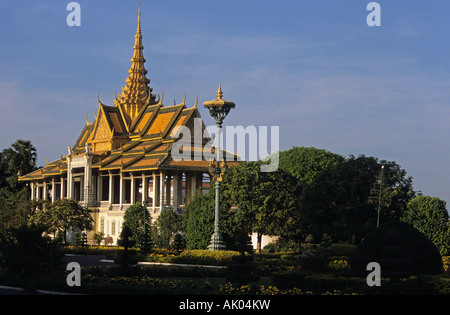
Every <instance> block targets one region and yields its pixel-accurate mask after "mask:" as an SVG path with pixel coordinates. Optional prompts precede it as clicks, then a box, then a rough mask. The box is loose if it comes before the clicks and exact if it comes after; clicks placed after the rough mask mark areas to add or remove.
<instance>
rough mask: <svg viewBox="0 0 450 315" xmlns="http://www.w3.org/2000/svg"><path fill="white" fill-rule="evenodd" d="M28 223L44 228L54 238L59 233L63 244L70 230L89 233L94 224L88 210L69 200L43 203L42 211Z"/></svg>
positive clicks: (35, 214)
mask: <svg viewBox="0 0 450 315" xmlns="http://www.w3.org/2000/svg"><path fill="white" fill-rule="evenodd" d="M29 221H30V222H31V223H33V224H39V225H40V226H45V227H46V232H47V233H53V234H54V235H55V236H56V234H58V232H60V234H61V235H63V238H64V242H66V236H67V232H68V231H69V229H70V228H71V229H73V230H75V231H83V230H88V231H89V230H92V228H93V224H94V220H93V218H92V216H91V212H90V210H88V209H87V208H84V207H82V206H81V205H80V204H79V203H78V202H77V201H75V200H71V199H59V200H56V201H55V202H53V203H51V202H45V203H44V206H43V208H42V210H40V211H36V212H35V213H34V214H33V215H32V216H31V218H30V219H29Z"/></svg>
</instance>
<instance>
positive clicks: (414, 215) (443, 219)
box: [402, 195, 450, 256]
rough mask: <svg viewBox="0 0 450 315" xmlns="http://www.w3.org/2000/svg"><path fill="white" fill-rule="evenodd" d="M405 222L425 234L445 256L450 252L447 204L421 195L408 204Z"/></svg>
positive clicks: (403, 218)
mask: <svg viewBox="0 0 450 315" xmlns="http://www.w3.org/2000/svg"><path fill="white" fill-rule="evenodd" d="M402 221H405V222H407V223H409V224H411V225H412V226H413V227H415V228H416V229H417V230H419V231H420V232H422V233H423V234H425V236H427V237H428V238H429V239H430V240H431V241H432V242H433V244H434V245H435V246H436V247H437V248H438V250H439V253H440V254H441V255H443V256H445V255H447V254H448V253H449V251H450V223H449V215H448V211H447V206H446V202H445V201H444V200H442V199H439V198H437V197H430V196H423V195H419V196H417V197H415V198H413V199H412V200H411V201H409V202H408V207H407V210H406V211H405V213H404V214H403V217H402Z"/></svg>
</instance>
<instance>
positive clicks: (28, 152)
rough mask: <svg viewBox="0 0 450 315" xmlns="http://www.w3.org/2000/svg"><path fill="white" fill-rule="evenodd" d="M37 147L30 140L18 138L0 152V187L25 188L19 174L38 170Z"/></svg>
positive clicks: (13, 189)
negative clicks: (19, 179) (19, 180)
mask: <svg viewBox="0 0 450 315" xmlns="http://www.w3.org/2000/svg"><path fill="white" fill-rule="evenodd" d="M36 159H37V153H36V148H35V147H34V146H33V145H32V144H31V141H28V140H17V141H16V142H14V143H13V144H12V145H11V147H10V148H7V149H4V150H3V151H2V152H1V153H0V175H1V176H0V188H1V187H7V188H8V189H9V190H12V191H18V190H21V189H24V188H25V184H24V183H19V182H18V177H19V175H25V174H28V173H31V172H33V171H34V170H36Z"/></svg>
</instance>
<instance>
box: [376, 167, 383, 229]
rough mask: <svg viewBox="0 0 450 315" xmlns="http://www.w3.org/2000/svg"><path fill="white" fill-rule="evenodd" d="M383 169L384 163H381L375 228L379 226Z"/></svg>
mask: <svg viewBox="0 0 450 315" xmlns="http://www.w3.org/2000/svg"><path fill="white" fill-rule="evenodd" d="M383 169H384V165H381V170H380V191H379V192H378V216H377V228H378V227H379V226H380V210H381V190H382V189H383Z"/></svg>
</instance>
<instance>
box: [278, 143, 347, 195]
mask: <svg viewBox="0 0 450 315" xmlns="http://www.w3.org/2000/svg"><path fill="white" fill-rule="evenodd" d="M279 156H280V166H279V168H280V169H282V170H284V171H286V172H288V173H290V174H291V175H293V176H294V177H296V178H297V179H298V181H299V184H300V185H301V187H302V188H303V187H305V186H306V185H308V184H311V183H312V181H313V179H314V177H315V176H316V175H317V174H318V173H320V172H321V171H322V170H324V169H326V168H328V167H330V166H333V165H335V164H337V163H341V162H343V161H344V160H345V158H344V157H343V156H341V155H338V154H335V153H332V152H330V151H327V150H323V149H317V148H314V147H295V146H294V147H292V148H291V149H288V150H285V151H281V152H280V155H279Z"/></svg>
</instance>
